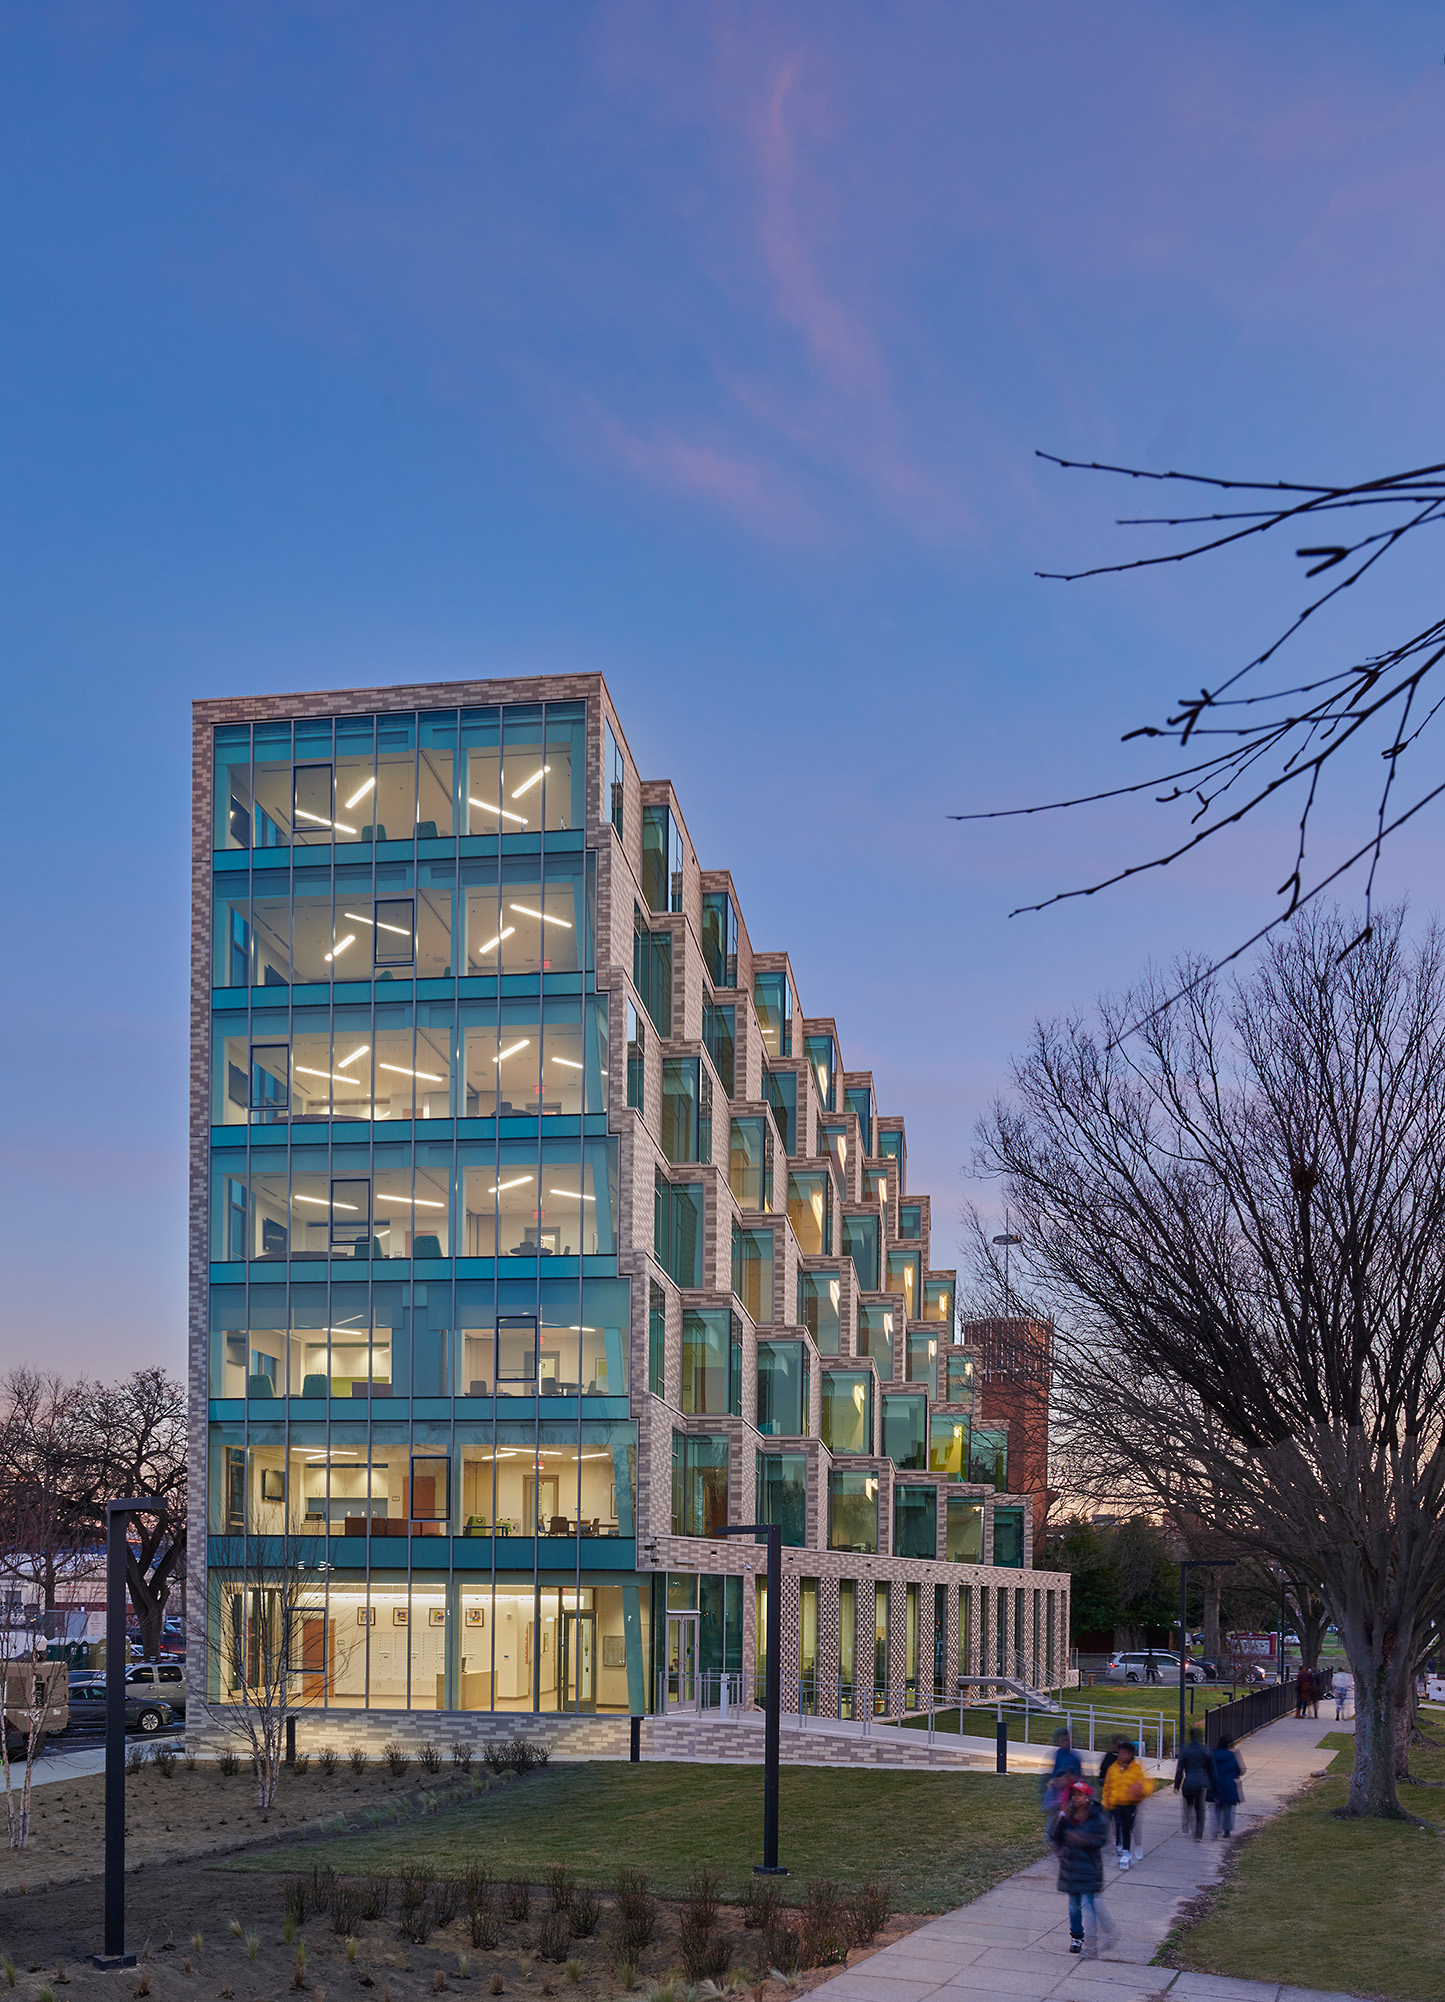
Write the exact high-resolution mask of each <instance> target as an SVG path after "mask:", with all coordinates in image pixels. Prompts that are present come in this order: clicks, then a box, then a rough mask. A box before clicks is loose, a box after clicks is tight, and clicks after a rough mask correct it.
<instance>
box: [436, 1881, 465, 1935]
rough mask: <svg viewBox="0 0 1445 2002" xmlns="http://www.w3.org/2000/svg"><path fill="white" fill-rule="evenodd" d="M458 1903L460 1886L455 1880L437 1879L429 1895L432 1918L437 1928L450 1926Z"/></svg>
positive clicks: (459, 1900)
mask: <svg viewBox="0 0 1445 2002" xmlns="http://www.w3.org/2000/svg"><path fill="white" fill-rule="evenodd" d="M460 1902H461V1885H460V1884H458V1882H457V1880H456V1878H455V1877H442V1878H439V1879H438V1881H437V1883H436V1884H435V1885H434V1886H433V1888H432V1894H431V1908H432V1916H433V1917H434V1918H435V1920H436V1922H437V1925H438V1926H439V1927H441V1926H449V1925H450V1924H451V1922H452V1920H453V1919H454V1918H455V1917H456V1915H457V1906H458V1904H459V1903H460Z"/></svg>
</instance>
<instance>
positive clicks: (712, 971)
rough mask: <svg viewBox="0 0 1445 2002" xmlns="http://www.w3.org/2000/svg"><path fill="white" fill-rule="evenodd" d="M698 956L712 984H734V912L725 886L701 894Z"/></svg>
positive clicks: (735, 960) (736, 934)
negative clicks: (700, 947)
mask: <svg viewBox="0 0 1445 2002" xmlns="http://www.w3.org/2000/svg"><path fill="white" fill-rule="evenodd" d="M702 957H703V964H704V965H705V966H706V967H707V970H708V977H709V979H710V980H711V981H712V984H713V986H714V987H736V986H737V984H738V914H737V912H736V911H735V910H734V909H733V900H732V898H731V897H730V896H729V895H728V893H727V891H726V890H705V891H704V892H703V898H702Z"/></svg>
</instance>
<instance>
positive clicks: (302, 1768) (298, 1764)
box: [291, 1752, 311, 1778]
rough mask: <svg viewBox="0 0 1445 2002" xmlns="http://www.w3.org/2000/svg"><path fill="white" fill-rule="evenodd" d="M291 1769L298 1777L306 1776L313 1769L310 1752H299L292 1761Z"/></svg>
mask: <svg viewBox="0 0 1445 2002" xmlns="http://www.w3.org/2000/svg"><path fill="white" fill-rule="evenodd" d="M291 1770H292V1772H293V1773H295V1774H296V1775H297V1777H298V1778H302V1777H304V1776H305V1775H306V1774H307V1773H309V1772H310V1770H311V1754H310V1753H309V1752H298V1753H297V1754H296V1756H295V1758H294V1759H293V1760H292V1761H291Z"/></svg>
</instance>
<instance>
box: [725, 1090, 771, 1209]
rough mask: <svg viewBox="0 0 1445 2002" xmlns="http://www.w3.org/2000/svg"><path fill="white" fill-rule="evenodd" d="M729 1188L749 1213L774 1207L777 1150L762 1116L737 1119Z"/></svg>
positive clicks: (733, 1128)
mask: <svg viewBox="0 0 1445 2002" xmlns="http://www.w3.org/2000/svg"><path fill="white" fill-rule="evenodd" d="M728 1187H729V1188H730V1189H731V1190H732V1192H733V1194H734V1195H735V1196H736V1197H737V1199H738V1203H739V1206H740V1207H741V1208H743V1209H745V1210H770V1209H771V1208H772V1206H773V1150H772V1146H771V1144H770V1140H769V1134H768V1122H767V1120H766V1119H764V1118H763V1117H762V1116H761V1115H760V1114H759V1115H756V1116H754V1117H752V1118H748V1117H746V1116H745V1117H743V1118H741V1119H734V1120H733V1122H732V1125H731V1130H730V1134H729V1140H728Z"/></svg>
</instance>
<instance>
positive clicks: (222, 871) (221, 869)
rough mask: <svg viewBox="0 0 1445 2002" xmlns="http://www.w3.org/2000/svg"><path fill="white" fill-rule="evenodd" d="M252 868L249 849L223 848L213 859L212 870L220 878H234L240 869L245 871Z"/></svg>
mask: <svg viewBox="0 0 1445 2002" xmlns="http://www.w3.org/2000/svg"><path fill="white" fill-rule="evenodd" d="M250 866H251V851H250V849H249V848H221V849H218V850H217V851H216V853H215V854H214V855H213V856H212V857H211V868H212V870H213V872H214V873H215V874H216V875H218V876H233V875H234V874H235V873H236V871H237V870H238V869H239V870H245V869H249V868H250Z"/></svg>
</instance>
